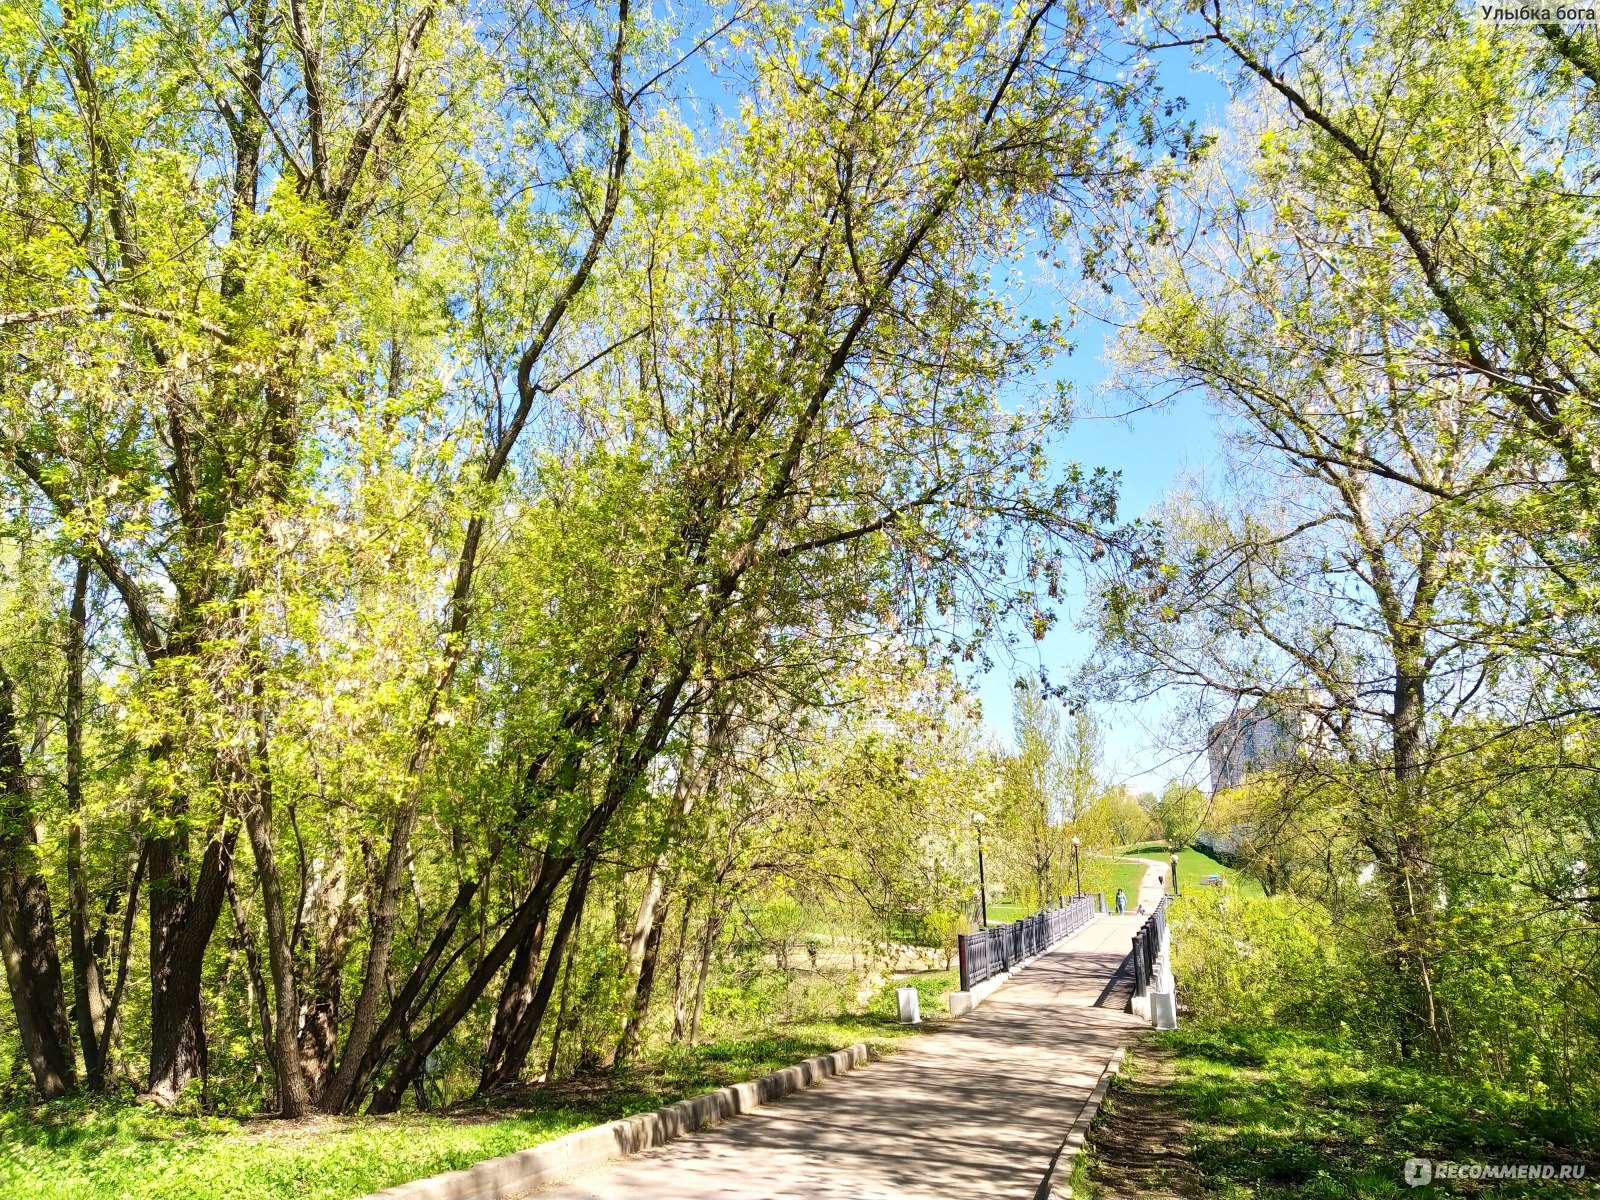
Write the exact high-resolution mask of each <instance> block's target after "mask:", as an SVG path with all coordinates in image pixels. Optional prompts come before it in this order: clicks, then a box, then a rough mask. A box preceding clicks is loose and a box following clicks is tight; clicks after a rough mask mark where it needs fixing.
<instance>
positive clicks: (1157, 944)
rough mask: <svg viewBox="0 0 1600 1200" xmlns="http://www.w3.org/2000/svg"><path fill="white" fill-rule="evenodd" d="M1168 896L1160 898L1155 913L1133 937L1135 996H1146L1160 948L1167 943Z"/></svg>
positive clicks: (1153, 975)
mask: <svg viewBox="0 0 1600 1200" xmlns="http://www.w3.org/2000/svg"><path fill="white" fill-rule="evenodd" d="M1169 899H1171V897H1170V896H1163V897H1161V903H1160V904H1157V905H1156V910H1155V912H1153V913H1151V914H1150V916H1149V918H1148V919H1147V920H1146V921H1145V923H1144V924H1143V925H1141V926H1139V931H1138V932H1137V933H1135V934H1134V935H1133V955H1132V958H1133V994H1134V995H1135V996H1144V995H1148V994H1149V991H1150V981H1151V980H1152V979H1154V978H1155V975H1156V959H1158V958H1160V957H1161V947H1162V946H1164V945H1165V944H1166V941H1167V901H1168V900H1169Z"/></svg>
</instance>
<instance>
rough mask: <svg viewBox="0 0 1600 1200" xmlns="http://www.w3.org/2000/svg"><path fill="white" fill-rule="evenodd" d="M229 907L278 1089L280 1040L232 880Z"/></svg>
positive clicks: (247, 985)
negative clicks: (276, 1033)
mask: <svg viewBox="0 0 1600 1200" xmlns="http://www.w3.org/2000/svg"><path fill="white" fill-rule="evenodd" d="M228 905H229V907H230V909H231V910H232V912H233V927H234V930H235V934H236V936H237V938H238V942H239V948H240V949H241V950H243V951H244V978H245V991H246V993H247V995H246V1000H247V1001H248V1002H249V1005H250V1007H251V1008H253V1009H254V1010H255V1015H256V1021H257V1023H258V1024H259V1025H260V1026H261V1048H262V1050H263V1051H264V1052H265V1054H266V1059H267V1065H268V1066H269V1067H270V1068H271V1069H272V1074H273V1079H274V1084H273V1086H274V1088H276V1086H277V1084H276V1079H277V1075H278V1066H277V1062H278V1040H277V1038H276V1037H275V1036H274V1035H273V1029H272V1004H271V1000H270V998H269V996H268V994H267V987H266V983H265V981H264V977H263V975H262V974H261V950H260V948H259V947H258V946H257V945H256V935H255V930H253V929H252V928H250V914H249V913H248V912H246V911H245V907H244V901H243V900H242V899H241V898H240V896H239V889H238V888H237V887H235V886H234V881H233V880H232V879H229V880H228ZM276 1102H277V1096H276V1093H274V1095H273V1103H276Z"/></svg>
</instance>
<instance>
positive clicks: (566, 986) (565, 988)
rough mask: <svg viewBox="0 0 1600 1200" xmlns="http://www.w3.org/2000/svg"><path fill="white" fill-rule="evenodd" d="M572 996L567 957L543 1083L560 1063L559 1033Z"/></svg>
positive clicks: (570, 970)
mask: <svg viewBox="0 0 1600 1200" xmlns="http://www.w3.org/2000/svg"><path fill="white" fill-rule="evenodd" d="M571 994H572V956H571V955H570V954H569V955H568V956H567V965H566V969H565V970H563V971H562V972H561V1003H560V1004H559V1005H557V1007H556V1027H555V1031H554V1032H553V1033H552V1034H551V1035H550V1057H549V1058H547V1059H545V1064H544V1081H545V1082H546V1083H549V1082H550V1081H551V1080H552V1079H554V1078H555V1077H556V1067H557V1066H558V1065H559V1064H560V1061H561V1031H562V1030H564V1029H565V1028H566V1027H567V998H568V997H569V996H570V995H571Z"/></svg>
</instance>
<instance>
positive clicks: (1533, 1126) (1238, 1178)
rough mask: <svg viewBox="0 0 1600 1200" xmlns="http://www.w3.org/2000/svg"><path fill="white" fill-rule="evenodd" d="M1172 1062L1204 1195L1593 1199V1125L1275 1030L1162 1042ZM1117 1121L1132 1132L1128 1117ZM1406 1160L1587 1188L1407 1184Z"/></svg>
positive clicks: (1277, 1199) (1232, 1198)
mask: <svg viewBox="0 0 1600 1200" xmlns="http://www.w3.org/2000/svg"><path fill="white" fill-rule="evenodd" d="M1156 1044H1157V1045H1159V1046H1165V1047H1167V1048H1170V1049H1171V1050H1173V1051H1175V1052H1176V1055H1177V1057H1176V1061H1175V1064H1174V1065H1175V1068H1176V1075H1175V1078H1174V1080H1173V1082H1172V1083H1171V1084H1169V1085H1167V1087H1166V1089H1164V1094H1165V1095H1169V1096H1171V1098H1172V1099H1173V1100H1174V1101H1175V1102H1176V1104H1177V1106H1178V1109H1179V1111H1180V1112H1181V1114H1182V1117H1183V1119H1184V1121H1185V1123H1186V1124H1187V1126H1188V1130H1189V1132H1188V1146H1187V1150H1188V1154H1189V1157H1190V1159H1191V1160H1192V1162H1193V1164H1194V1166H1195V1168H1196V1171H1197V1173H1198V1176H1199V1180H1200V1188H1201V1190H1200V1192H1199V1193H1198V1194H1199V1195H1200V1196H1203V1197H1219V1198H1220V1197H1226V1198H1227V1200H1243V1198H1244V1197H1255V1198H1257V1200H1290V1198H1291V1197H1294V1198H1299V1197H1311V1198H1313V1200H1393V1198H1397V1197H1400V1196H1409V1197H1415V1198H1416V1200H1432V1198H1435V1197H1442V1196H1447V1195H1455V1196H1495V1197H1512V1198H1531V1197H1556V1196H1562V1197H1571V1196H1573V1195H1597V1194H1600V1190H1597V1188H1596V1183H1595V1181H1594V1176H1595V1175H1596V1173H1597V1172H1600V1117H1597V1115H1596V1114H1594V1113H1592V1112H1573V1111H1568V1110H1564V1109H1560V1108H1555V1107H1551V1106H1547V1105H1542V1104H1537V1103H1534V1102H1532V1101H1529V1100H1527V1099H1526V1098H1523V1097H1519V1096H1516V1095H1512V1094H1509V1093H1505V1092H1501V1091H1499V1090H1496V1089H1494V1088H1492V1087H1487V1086H1482V1085H1477V1084H1471V1083H1466V1082H1463V1081H1461V1080H1457V1079H1451V1078H1447V1077H1442V1076H1438V1075H1432V1074H1428V1073H1425V1072H1422V1071H1415V1070H1410V1069H1407V1068H1403V1067H1396V1066H1392V1065H1387V1064H1383V1063H1379V1062H1375V1061H1373V1060H1371V1059H1369V1058H1367V1057H1366V1056H1364V1055H1363V1054H1362V1053H1361V1052H1359V1051H1357V1050H1354V1049H1352V1048H1351V1047H1349V1046H1347V1045H1344V1044H1342V1043H1340V1042H1338V1041H1336V1040H1334V1039H1330V1038H1325V1037H1319V1036H1316V1035H1313V1034H1307V1033H1300V1032H1294V1031H1289V1030H1283V1029H1275V1028H1252V1027H1242V1026H1217V1027H1211V1028H1207V1027H1196V1028H1192V1029H1180V1030H1177V1031H1174V1032H1171V1033H1164V1034H1159V1035H1157V1042H1156ZM1114 1098H1115V1092H1113V1106H1112V1113H1113V1115H1112V1117H1111V1119H1113V1120H1128V1121H1134V1122H1136V1121H1137V1120H1138V1114H1137V1113H1136V1112H1122V1113H1118V1112H1117V1106H1116V1105H1115V1099H1114ZM1413 1155H1415V1156H1419V1157H1424V1158H1429V1159H1432V1160H1434V1161H1435V1162H1438V1161H1450V1162H1462V1163H1512V1164H1516V1163H1534V1164H1544V1163H1554V1164H1557V1166H1559V1165H1560V1164H1563V1163H1567V1164H1579V1163H1587V1164H1588V1166H1589V1180H1588V1181H1587V1182H1585V1183H1583V1184H1580V1185H1577V1187H1576V1189H1575V1188H1574V1185H1573V1184H1570V1183H1567V1184H1562V1183H1558V1182H1542V1181H1539V1182H1521V1181H1518V1182H1508V1181H1503V1180H1496V1181H1494V1182H1487V1181H1480V1182H1476V1183H1474V1182H1471V1181H1467V1180H1454V1181H1450V1182H1448V1183H1436V1184H1433V1185H1430V1186H1427V1187H1419V1188H1410V1187H1407V1186H1406V1185H1405V1184H1404V1182H1403V1179H1402V1167H1403V1164H1404V1162H1405V1160H1406V1159H1407V1158H1409V1157H1412V1156H1413Z"/></svg>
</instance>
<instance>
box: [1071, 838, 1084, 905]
mask: <svg viewBox="0 0 1600 1200" xmlns="http://www.w3.org/2000/svg"><path fill="white" fill-rule="evenodd" d="M1072 875H1073V878H1074V879H1076V880H1077V889H1078V890H1077V894H1078V895H1080V896H1081V895H1083V866H1082V865H1081V864H1080V863H1079V861H1078V835H1077V834H1073V835H1072Z"/></svg>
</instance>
